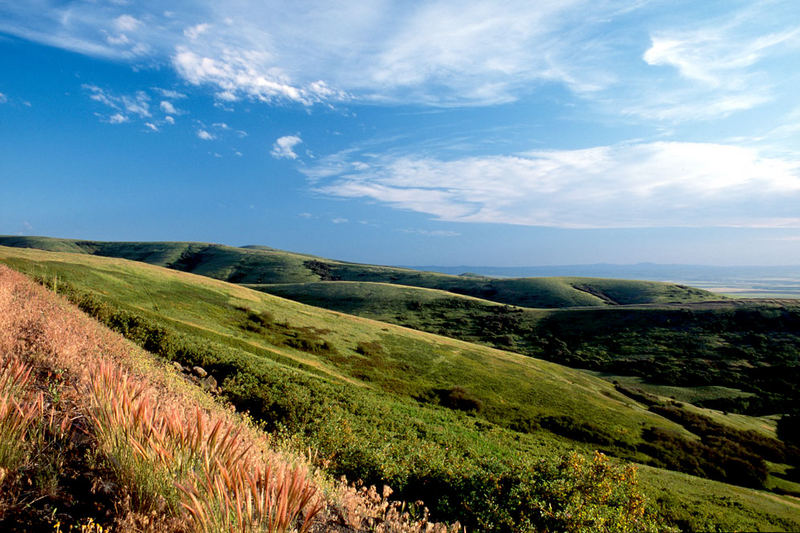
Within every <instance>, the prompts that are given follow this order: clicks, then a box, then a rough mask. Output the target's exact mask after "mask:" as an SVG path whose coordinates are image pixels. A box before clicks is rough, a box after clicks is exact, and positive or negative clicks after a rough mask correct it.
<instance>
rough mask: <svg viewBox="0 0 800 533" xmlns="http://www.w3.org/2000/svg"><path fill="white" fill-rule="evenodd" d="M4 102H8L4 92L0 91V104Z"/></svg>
mask: <svg viewBox="0 0 800 533" xmlns="http://www.w3.org/2000/svg"><path fill="white" fill-rule="evenodd" d="M6 102H8V97H7V96H6V95H5V94H3V93H0V104H5V103H6Z"/></svg>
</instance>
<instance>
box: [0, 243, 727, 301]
mask: <svg viewBox="0 0 800 533" xmlns="http://www.w3.org/2000/svg"><path fill="white" fill-rule="evenodd" d="M0 245H4V246H15V247H24V248H38V249H42V250H48V251H62V252H75V253H86V254H92V255H101V256H107V257H119V258H124V259H130V260H134V261H142V262H145V263H150V264H153V265H158V266H164V267H167V268H171V269H174V270H182V271H184V272H191V273H194V274H199V275H203V276H208V277H212V278H215V279H220V280H223V281H229V282H231V283H245V284H276V283H307V282H318V281H358V282H378V283H389V284H393V285H407V286H412V287H422V288H429V289H440V290H445V291H448V292H452V293H456V294H462V295H467V296H473V297H477V298H482V299H485V300H489V301H493V302H499V303H504V304H509V305H517V306H523V307H532V308H555V307H574V306H607V305H629V304H642V303H674V302H693V301H710V300H719V299H720V296H718V295H715V294H713V293H710V292H707V291H703V290H700V289H694V288H691V287H685V286H681V285H675V284H670V283H660V282H646V281H627V280H610V279H593V278H520V279H499V278H484V277H474V276H451V275H447V274H439V273H436V272H420V271H416V270H410V269H405V268H395V267H385V266H376V265H363V264H357V263H347V262H343V261H333V260H329V259H323V258H319V257H314V256H310V255H302V254H296V253H291V252H284V251H280V250H274V249H271V248H267V247H263V246H247V247H243V248H235V247H230V246H223V245H219V244H204V243H182V242H154V243H137V242H97V241H80V240H69V239H53V238H49V237H0Z"/></svg>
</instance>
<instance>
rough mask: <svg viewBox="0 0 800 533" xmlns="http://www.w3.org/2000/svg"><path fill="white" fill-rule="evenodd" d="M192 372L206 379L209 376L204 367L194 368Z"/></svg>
mask: <svg viewBox="0 0 800 533" xmlns="http://www.w3.org/2000/svg"><path fill="white" fill-rule="evenodd" d="M192 370H194V373H195V374H197V375H198V376H199V377H201V378H204V377H206V376H207V375H208V372H206V371H205V370H204V369H203V367H202V366H194V367H192Z"/></svg>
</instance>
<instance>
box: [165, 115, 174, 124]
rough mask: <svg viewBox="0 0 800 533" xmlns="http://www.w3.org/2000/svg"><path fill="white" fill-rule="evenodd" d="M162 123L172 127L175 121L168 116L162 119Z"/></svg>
mask: <svg viewBox="0 0 800 533" xmlns="http://www.w3.org/2000/svg"><path fill="white" fill-rule="evenodd" d="M164 122H166V123H167V124H170V125H172V124H175V119H174V118H172V117H170V116H169V115H168V116H166V117H164Z"/></svg>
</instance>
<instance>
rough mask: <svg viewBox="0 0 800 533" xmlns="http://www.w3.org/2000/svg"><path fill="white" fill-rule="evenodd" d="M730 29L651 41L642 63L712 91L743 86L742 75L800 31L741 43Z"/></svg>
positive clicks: (789, 31) (794, 37)
mask: <svg viewBox="0 0 800 533" xmlns="http://www.w3.org/2000/svg"><path fill="white" fill-rule="evenodd" d="M735 33H736V32H735V31H733V30H732V29H731V28H723V29H719V30H717V31H714V30H713V29H710V28H704V29H703V30H702V31H697V32H691V33H675V34H670V33H665V34H656V35H654V36H653V37H652V43H651V46H650V48H649V49H648V50H647V51H646V52H645V53H644V56H643V59H644V60H645V62H646V63H647V64H649V65H669V66H672V67H675V68H677V69H678V71H679V72H680V73H681V75H682V76H684V77H686V78H689V79H691V80H695V81H699V82H701V83H704V84H706V85H709V86H712V87H719V86H720V85H722V84H723V83H731V82H732V83H733V84H735V85H737V86H741V85H743V84H744V83H745V81H744V80H743V79H740V78H741V77H742V76H743V71H745V70H746V69H747V68H748V67H751V66H753V65H754V64H756V63H758V62H759V61H761V60H762V59H763V58H764V57H765V56H767V55H769V54H770V53H771V52H772V51H773V50H774V49H775V48H778V47H780V46H782V45H786V44H789V43H792V42H793V41H796V39H797V36H798V34H800V29H792V30H788V31H782V32H779V33H773V34H767V35H759V36H756V37H753V38H750V39H749V40H746V41H744V42H743V41H742V40H737V39H735V38H734V34H735Z"/></svg>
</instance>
